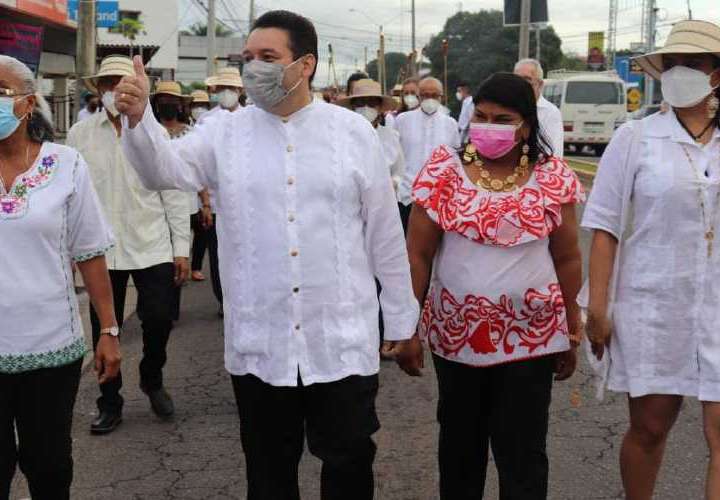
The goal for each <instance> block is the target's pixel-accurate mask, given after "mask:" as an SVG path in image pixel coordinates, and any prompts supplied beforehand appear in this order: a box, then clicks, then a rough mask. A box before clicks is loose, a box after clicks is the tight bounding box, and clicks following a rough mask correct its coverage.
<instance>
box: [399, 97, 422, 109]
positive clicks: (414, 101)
mask: <svg viewBox="0 0 720 500" xmlns="http://www.w3.org/2000/svg"><path fill="white" fill-rule="evenodd" d="M403 102H404V103H405V106H407V107H408V109H415V108H417V107H418V106H419V105H420V101H419V100H418V98H417V96H416V95H412V94H408V95H406V96H403Z"/></svg>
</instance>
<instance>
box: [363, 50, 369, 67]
mask: <svg viewBox="0 0 720 500" xmlns="http://www.w3.org/2000/svg"><path fill="white" fill-rule="evenodd" d="M367 65H368V60H367V45H366V46H365V66H363V71H367Z"/></svg>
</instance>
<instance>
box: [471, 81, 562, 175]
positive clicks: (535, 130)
mask: <svg viewBox="0 0 720 500" xmlns="http://www.w3.org/2000/svg"><path fill="white" fill-rule="evenodd" d="M481 102H491V103H494V104H499V105H500V106H502V107H504V108H508V109H512V110H513V111H515V112H517V113H518V114H519V115H520V116H522V118H523V122H524V123H525V124H527V125H529V126H530V136H529V137H528V140H527V145H528V146H529V148H530V151H529V152H528V156H529V159H530V161H531V162H533V163H534V162H536V161H537V160H538V159H539V157H540V156H541V155H542V156H544V157H545V158H549V157H550V156H552V155H553V150H552V146H551V145H550V141H549V140H548V139H547V138H546V137H545V134H543V131H542V129H541V128H540V122H539V121H538V116H537V99H536V98H535V92H534V91H533V88H532V86H531V85H530V84H529V83H528V82H527V81H525V79H524V78H521V77H519V76H517V75H515V74H513V73H495V74H494V75H492V76H490V77H489V78H488V79H487V80H485V81H484V82H483V83H482V85H481V86H480V88H479V89H478V91H477V92H476V93H475V96H474V97H473V103H474V104H475V105H476V106H477V105H478V104H479V103H481Z"/></svg>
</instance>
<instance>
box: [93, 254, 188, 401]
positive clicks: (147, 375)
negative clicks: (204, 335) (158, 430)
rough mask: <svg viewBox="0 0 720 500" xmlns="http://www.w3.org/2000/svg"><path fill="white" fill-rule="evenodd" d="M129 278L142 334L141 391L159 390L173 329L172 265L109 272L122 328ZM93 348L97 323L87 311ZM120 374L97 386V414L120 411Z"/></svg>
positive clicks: (94, 346) (98, 334) (174, 303)
mask: <svg viewBox="0 0 720 500" xmlns="http://www.w3.org/2000/svg"><path fill="white" fill-rule="evenodd" d="M130 276H132V279H133V283H135V289H136V290H137V294H138V299H137V309H136V310H137V315H138V318H140V322H141V325H142V331H143V358H142V361H140V386H141V387H142V388H143V389H145V390H150V391H152V390H155V389H159V388H160V387H162V383H163V377H162V369H163V367H164V366H165V362H166V361H167V351H166V348H167V343H168V339H169V338H170V331H171V330H172V326H173V323H172V322H173V315H174V312H175V305H176V303H177V296H176V294H177V287H176V286H175V281H174V280H175V266H174V265H173V264H172V263H170V262H168V263H164V264H158V265H156V266H152V267H148V268H146V269H137V270H132V271H110V281H111V282H112V288H113V298H114V300H115V315H116V319H117V322H118V325H121V326H122V321H123V316H124V309H125V295H126V293H127V285H128V279H129V278H130ZM90 321H91V323H92V336H93V349H94V348H96V347H97V343H98V340H99V339H100V322H99V321H98V317H97V314H95V310H94V309H93V308H92V307H91V308H90ZM121 388H122V374H118V376H117V378H115V379H113V380H111V381H109V382H106V383H104V384H102V385H101V386H100V393H101V396H100V398H98V401H97V405H98V409H99V410H100V411H108V412H113V413H118V412H120V411H122V407H123V398H122V396H121V395H120V389H121Z"/></svg>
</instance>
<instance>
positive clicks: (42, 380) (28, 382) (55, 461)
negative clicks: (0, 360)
mask: <svg viewBox="0 0 720 500" xmlns="http://www.w3.org/2000/svg"><path fill="white" fill-rule="evenodd" d="M81 367H82V359H80V360H78V361H75V362H74V363H72V364H69V365H66V366H60V367H57V368H42V369H39V370H33V371H30V372H26V373H17V374H0V500H7V499H8V498H9V497H10V483H11V482H12V478H13V475H14V474H15V467H16V465H17V464H18V463H19V464H20V470H21V471H22V472H23V474H25V477H26V478H27V481H28V486H29V487H30V494H31V495H32V498H33V500H67V499H69V498H70V484H71V483H72V477H73V460H72V439H71V437H70V432H71V430H72V417H73V407H74V406H75V397H76V396H77V392H78V386H79V384H80V369H81ZM15 428H17V437H18V440H17V442H16V440H15Z"/></svg>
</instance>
